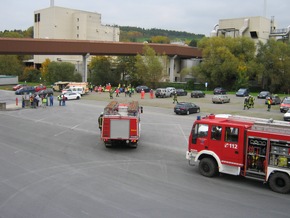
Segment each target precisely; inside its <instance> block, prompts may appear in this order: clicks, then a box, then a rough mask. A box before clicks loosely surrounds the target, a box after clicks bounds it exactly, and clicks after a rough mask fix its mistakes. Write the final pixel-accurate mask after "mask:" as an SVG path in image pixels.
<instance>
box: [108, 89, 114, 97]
mask: <svg viewBox="0 0 290 218" xmlns="http://www.w3.org/2000/svg"><path fill="white" fill-rule="evenodd" d="M113 93H114V91H113V89H111V90H109V94H110V99H112V98H113Z"/></svg>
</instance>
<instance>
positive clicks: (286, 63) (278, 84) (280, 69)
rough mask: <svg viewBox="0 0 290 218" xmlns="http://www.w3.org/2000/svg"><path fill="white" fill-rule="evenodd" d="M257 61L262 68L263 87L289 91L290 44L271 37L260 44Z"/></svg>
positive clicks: (275, 90)
mask: <svg viewBox="0 0 290 218" xmlns="http://www.w3.org/2000/svg"><path fill="white" fill-rule="evenodd" d="M257 63H258V64H260V66H261V67H262V70H261V71H260V74H259V78H260V83H261V84H262V88H263V89H268V90H269V91H271V92H279V91H281V92H287V91H288V89H289V83H290V45H289V44H286V43H283V42H282V41H275V40H274V39H270V40H269V41H268V42H267V43H265V44H263V43H261V42H260V43H259V44H258V54H257Z"/></svg>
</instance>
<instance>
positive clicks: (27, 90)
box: [15, 86, 35, 95]
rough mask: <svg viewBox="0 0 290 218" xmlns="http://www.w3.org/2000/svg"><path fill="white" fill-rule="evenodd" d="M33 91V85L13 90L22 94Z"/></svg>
mask: <svg viewBox="0 0 290 218" xmlns="http://www.w3.org/2000/svg"><path fill="white" fill-rule="evenodd" d="M34 92H35V88H34V87H33V86H26V87H22V88H20V89H18V90H16V91H15V94H16V95H23V94H29V93H34Z"/></svg>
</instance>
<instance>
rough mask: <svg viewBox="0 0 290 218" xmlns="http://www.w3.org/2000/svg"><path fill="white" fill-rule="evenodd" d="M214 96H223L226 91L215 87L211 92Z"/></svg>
mask: <svg viewBox="0 0 290 218" xmlns="http://www.w3.org/2000/svg"><path fill="white" fill-rule="evenodd" d="M213 94H214V95H225V94H227V91H226V90H225V89H224V88H223V87H217V88H215V89H214V90H213Z"/></svg>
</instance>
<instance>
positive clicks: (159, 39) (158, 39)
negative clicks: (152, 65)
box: [151, 36, 170, 44]
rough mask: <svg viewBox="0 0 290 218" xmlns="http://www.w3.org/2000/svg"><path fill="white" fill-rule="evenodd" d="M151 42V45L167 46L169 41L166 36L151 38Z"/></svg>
mask: <svg viewBox="0 0 290 218" xmlns="http://www.w3.org/2000/svg"><path fill="white" fill-rule="evenodd" d="M151 42H152V43H160V44H169V43H170V39H169V38H168V37H167V36H152V37H151Z"/></svg>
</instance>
